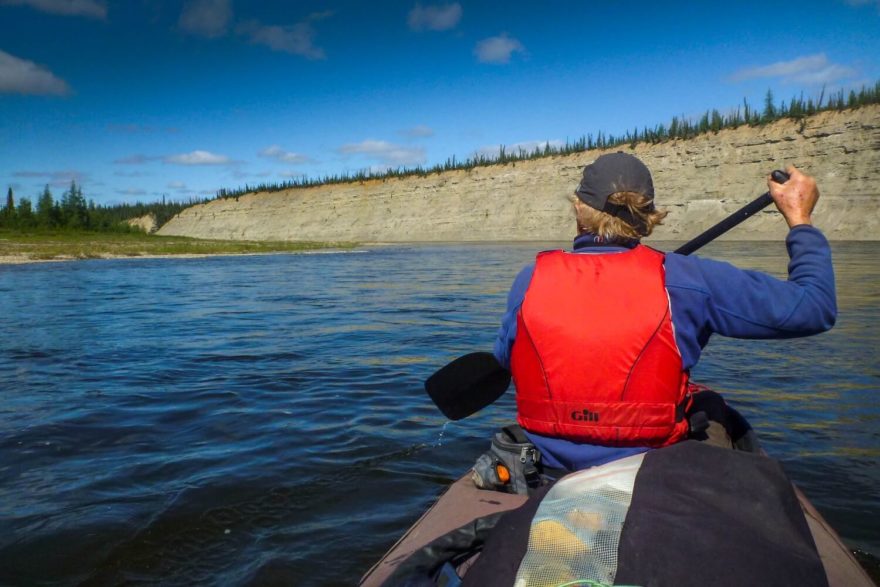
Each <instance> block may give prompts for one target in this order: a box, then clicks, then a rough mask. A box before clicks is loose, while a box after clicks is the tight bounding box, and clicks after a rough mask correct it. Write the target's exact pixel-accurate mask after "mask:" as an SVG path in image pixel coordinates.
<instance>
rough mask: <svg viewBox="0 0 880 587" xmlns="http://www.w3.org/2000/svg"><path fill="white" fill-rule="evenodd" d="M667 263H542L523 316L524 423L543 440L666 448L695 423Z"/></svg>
mask: <svg viewBox="0 0 880 587" xmlns="http://www.w3.org/2000/svg"><path fill="white" fill-rule="evenodd" d="M663 260H664V256H663V253H660V252H658V251H655V250H653V249H650V248H648V247H646V246H643V245H637V246H636V247H635V248H633V249H631V250H629V251H625V252H620V253H610V254H607V253H606V254H577V253H566V252H564V251H550V252H545V253H541V254H539V255H538V258H537V261H536V263H535V271H534V273H533V275H532V280H531V283H530V284H529V288H528V290H527V292H526V294H525V298H524V300H523V303H522V306H521V307H520V310H519V314H518V316H517V331H516V339H515V340H514V343H513V349H512V351H511V359H510V363H511V371H512V372H513V378H514V381H515V383H516V403H517V412H518V417H517V420H518V422H519V424H520V426H522V427H523V428H525V429H526V430H529V431H531V432H535V433H537V434H542V435H545V436H553V437H556V438H564V439H568V440H573V441H577V442H586V443H590V444H599V445H604V446H653V447H659V446H666V445H668V444H673V443H675V442H677V441H679V440H682V439H683V438H684V436H685V434H686V433H687V430H688V423H687V420H686V419H685V417H684V411H685V408H686V407H687V405H686V403H687V401H688V400H689V396H688V393H687V384H688V373H687V372H686V371H684V370H683V369H682V363H681V354H680V353H679V351H678V346H677V345H676V343H675V331H674V330H673V327H672V317H671V313H670V309H669V297H668V295H667V293H666V287H665V272H664V267H663Z"/></svg>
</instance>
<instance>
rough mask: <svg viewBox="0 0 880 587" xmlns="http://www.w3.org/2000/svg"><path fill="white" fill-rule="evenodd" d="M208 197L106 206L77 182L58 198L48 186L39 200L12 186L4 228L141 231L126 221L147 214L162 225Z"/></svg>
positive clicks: (0, 220)
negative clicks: (18, 194)
mask: <svg viewBox="0 0 880 587" xmlns="http://www.w3.org/2000/svg"><path fill="white" fill-rule="evenodd" d="M202 202H204V200H200V201H194V200H191V201H189V202H185V203H184V202H165V201H164V200H163V201H162V202H156V203H153V204H141V203H137V204H117V205H113V206H102V205H97V204H95V201H94V200H89V201H86V198H85V196H83V192H82V188H81V187H80V186H78V185H76V182H75V181H72V182H70V188H69V189H68V190H67V191H65V192H64V193H63V194H62V196H61V198H60V199H57V200H56V199H55V198H54V196H53V195H52V191H51V190H50V189H49V186H48V185H47V186H46V187H45V188H44V189H43V191H42V192H41V193H40V194H39V195H38V196H37V198H36V202H33V201H31V199H30V198H26V197H23V198H19V199H18V202H16V198H15V194H14V192H13V191H12V188H11V187H10V188H9V190H8V191H7V193H6V204H5V206H3V208H2V210H0V228H7V229H17V230H37V231H40V230H71V231H96V232H131V231H137V230H140V229H139V228H136V227H132V226H130V225H129V224H127V223H126V222H125V221H126V220H129V219H131V218H137V217H139V216H144V215H146V214H153V215H154V216H155V217H156V223H157V225H158V226H162V225H163V224H164V223H165V222H167V221H168V220H170V219H171V217H172V216H174V215H175V214H178V213H179V212H180V211H181V210H183V209H184V208H188V207H189V206H192V205H194V204H199V203H202Z"/></svg>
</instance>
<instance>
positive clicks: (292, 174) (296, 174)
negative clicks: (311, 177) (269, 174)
mask: <svg viewBox="0 0 880 587" xmlns="http://www.w3.org/2000/svg"><path fill="white" fill-rule="evenodd" d="M278 176H279V177H286V178H288V179H302V178H304V177H305V176H306V174H305V173H302V172H301V171H282V172H281V173H279V174H278Z"/></svg>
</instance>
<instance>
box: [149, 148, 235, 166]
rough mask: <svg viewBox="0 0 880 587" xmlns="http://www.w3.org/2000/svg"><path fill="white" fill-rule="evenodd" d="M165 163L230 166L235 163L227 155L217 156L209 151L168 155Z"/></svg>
mask: <svg viewBox="0 0 880 587" xmlns="http://www.w3.org/2000/svg"><path fill="white" fill-rule="evenodd" d="M163 161H164V162H165V163H173V164H175V165H230V164H231V163H232V162H233V161H232V159H230V158H229V157H227V156H226V155H216V154H214V153H211V152H208V151H193V152H192V153H180V154H179V155H168V156H167V157H165V158H164V159H163Z"/></svg>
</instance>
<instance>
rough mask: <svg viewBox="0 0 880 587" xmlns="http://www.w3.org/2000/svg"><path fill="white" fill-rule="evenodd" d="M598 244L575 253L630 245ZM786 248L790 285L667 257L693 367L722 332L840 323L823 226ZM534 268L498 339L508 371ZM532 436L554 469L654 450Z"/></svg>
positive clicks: (767, 332)
mask: <svg viewBox="0 0 880 587" xmlns="http://www.w3.org/2000/svg"><path fill="white" fill-rule="evenodd" d="M597 240H598V239H596V238H595V237H594V236H593V235H582V236H580V237H578V238H577V239H575V241H574V252H576V253H584V254H614V253H615V252H620V251H622V250H625V246H621V245H616V246H612V245H607V244H603V243H601V242H596V241H597ZM785 243H786V246H787V248H788V255H789V259H790V262H789V264H788V280H787V281H783V280H781V279H777V278H775V277H773V276H771V275H767V274H766V273H761V272H759V271H747V270H743V269H738V268H736V267H734V266H733V265H731V264H729V263H724V262H720V261H713V260H711V259H702V258H700V257H696V256H684V255H677V254H675V253H668V254H667V255H666V261H665V267H666V290H667V292H668V293H669V303H670V308H671V311H672V324H673V326H674V327H675V341H676V343H677V344H678V348H679V351H680V352H681V358H682V365H683V367H684V368H685V369H690V368H692V367H693V366H694V365H696V363H697V361H698V360H699V359H700V353H701V352H702V349H703V347H705V346H706V344H707V343H708V342H709V338H710V337H711V336H712V335H713V334H716V333H717V334H721V335H723V336H730V337H734V338H752V339H758V338H793V337H798V336H808V335H810V334H817V333H819V332H824V331H825V330H828V329H829V328H831V327H832V326H833V325H834V321H835V319H836V317H837V302H836V295H835V290H834V271H833V269H832V265H831V248H830V246H829V245H828V241H827V240H826V239H825V236H824V235H823V234H822V233H821V232H820V231H819V230H818V229H817V228H814V227H812V226H808V225H801V226H796V227H794V228H793V229H791V231H789V233H788V237H787V238H786V241H785ZM635 244H636V242H635V241H634V242H632V243H629V244H628V245H626V246H627V247H632V246H635ZM534 269H535V266H534V264H530V265H527V266H526V267H525V268H523V270H522V271H520V273H519V275H517V276H516V279H515V280H514V282H513V286H512V287H511V289H510V293H509V295H508V298H507V311H506V313H505V314H504V318H503V319H502V323H501V328H500V329H499V331H498V337H497V339H496V340H495V349H494V352H495V357H496V358H497V359H498V362H499V363H501V364H502V365H504V366H505V367H507V368H509V367H510V351H511V348H513V341H514V340H515V339H516V317H517V313H518V312H519V308H520V306H521V305H522V302H523V298H524V297H525V293H526V290H527V289H528V287H529V283H530V282H531V278H532V273H533V272H534ZM527 435H528V436H529V438H530V439H531V440H532V442H534V443H535V444H536V445H537V446H538V448H539V449H540V450H541V452H542V454H543V455H544V458H545V462H546V463H547V464H548V465H549V466H551V467H564V468H567V469H570V470H577V469H582V468H585V467H588V466H595V465H600V464H603V463H605V462H609V461H612V460H615V459H618V458H622V457H624V456H628V455H630V454H636V453H639V452H644V451H645V450H647V449H645V448H625V449H621V448H611V447H602V446H592V445H583V444H578V443H574V442H570V441H567V440H561V439H557V438H549V437H544V436H540V435H537V434H532V433H529V432H527Z"/></svg>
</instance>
